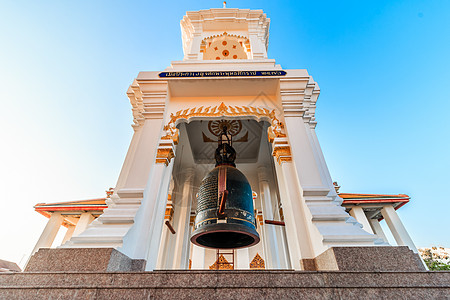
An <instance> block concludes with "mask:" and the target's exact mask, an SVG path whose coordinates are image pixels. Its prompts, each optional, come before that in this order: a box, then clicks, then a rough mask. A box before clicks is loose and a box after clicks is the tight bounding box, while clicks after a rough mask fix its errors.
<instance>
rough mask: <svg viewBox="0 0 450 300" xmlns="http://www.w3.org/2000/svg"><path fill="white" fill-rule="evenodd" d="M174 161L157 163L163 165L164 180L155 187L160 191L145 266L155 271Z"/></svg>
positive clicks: (150, 230)
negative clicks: (166, 163) (167, 163)
mask: <svg viewBox="0 0 450 300" xmlns="http://www.w3.org/2000/svg"><path fill="white" fill-rule="evenodd" d="M173 162H174V160H173V159H172V161H171V162H170V164H169V165H168V166H167V167H166V166H165V165H164V164H157V165H158V166H161V165H162V166H163V168H164V172H163V176H162V180H161V181H160V186H159V189H155V191H158V192H157V193H156V194H157V197H156V205H155V209H154V211H153V214H152V217H151V219H152V220H153V222H151V224H150V225H151V226H150V228H149V231H148V232H147V238H146V243H148V244H149V246H148V252H147V255H146V260H147V265H146V267H145V270H146V271H153V270H154V269H155V267H156V261H157V259H158V251H159V248H160V243H161V234H162V230H163V226H165V225H164V216H165V214H164V212H165V209H166V206H167V195H168V192H169V185H170V179H171V177H172V170H173Z"/></svg>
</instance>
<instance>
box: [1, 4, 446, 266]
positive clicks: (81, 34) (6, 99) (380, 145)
mask: <svg viewBox="0 0 450 300" xmlns="http://www.w3.org/2000/svg"><path fill="white" fill-rule="evenodd" d="M221 6H222V4H221V1H39V2H36V1H17V0H16V1H8V0H3V1H2V2H0V140H1V141H2V147H0V163H1V165H0V190H1V191H2V197H1V200H0V201H1V205H2V212H1V215H2V217H1V218H0V241H1V247H0V259H7V260H13V261H16V262H19V261H20V260H22V261H23V258H24V256H26V255H28V254H29V252H30V251H31V249H32V248H33V246H34V244H35V242H36V241H37V239H38V237H39V234H40V232H41V231H42V230H43V228H44V226H45V223H46V218H44V217H43V216H41V215H39V214H38V213H36V212H34V211H33V205H34V204H36V203H39V202H56V201H65V200H76V199H87V198H95V197H100V196H103V195H104V190H106V189H107V188H109V187H111V186H114V185H115V182H116V180H117V177H118V174H119V172H120V168H121V166H122V163H123V159H124V157H125V154H126V151H127V147H128V145H129V142H130V139H131V136H132V133H133V131H132V128H131V126H130V125H131V123H132V118H131V107H130V104H129V102H128V99H127V97H126V95H125V92H126V90H127V88H128V86H129V85H130V84H131V82H132V80H133V79H134V78H135V77H136V76H137V74H138V72H139V71H151V70H162V69H164V68H166V67H167V66H169V64H170V61H173V60H181V59H182V48H181V34H180V26H179V21H180V19H181V18H182V17H183V15H184V14H185V12H186V11H187V10H198V9H207V8H211V7H221ZM228 7H238V8H252V9H263V10H264V11H265V12H266V13H267V15H268V17H269V18H270V19H271V27H270V40H269V41H270V43H269V52H268V53H269V57H270V58H274V59H276V61H277V63H278V64H281V66H282V67H283V68H285V69H304V68H306V69H308V72H309V73H310V74H311V75H312V76H313V78H314V80H315V81H316V82H318V83H319V86H320V87H321V95H320V97H319V101H318V109H317V113H316V119H317V121H318V126H317V129H316V131H317V135H318V137H319V141H320V143H321V146H322V150H323V152H324V155H325V159H326V160H327V163H328V167H329V169H330V172H331V175H332V177H333V179H334V180H336V181H338V182H339V184H340V185H341V186H342V188H341V191H343V192H355V193H358V192H359V193H387V194H389V193H392V194H398V193H406V194H408V195H410V196H411V198H412V199H411V202H410V203H409V204H407V205H406V206H404V207H402V208H401V209H400V210H399V214H400V217H401V219H402V220H403V223H404V224H405V226H406V228H407V229H408V231H409V232H410V234H411V236H412V238H413V240H414V241H415V242H416V244H417V246H419V247H421V246H430V245H442V246H446V247H450V235H449V234H448V229H449V228H450V221H449V220H450V218H449V217H448V215H449V212H450V204H449V203H450V200H448V199H447V197H448V196H447V193H446V189H447V188H448V186H449V181H450V176H449V171H448V170H449V167H450V158H449V153H450V141H449V129H450V121H449V117H448V116H447V114H448V111H450V104H449V99H450V89H449V87H450V55H449V53H450V2H449V1H446V0H444V1H228Z"/></svg>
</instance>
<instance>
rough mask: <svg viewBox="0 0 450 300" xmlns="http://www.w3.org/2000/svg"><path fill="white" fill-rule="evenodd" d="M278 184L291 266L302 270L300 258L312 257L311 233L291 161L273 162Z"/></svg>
mask: <svg viewBox="0 0 450 300" xmlns="http://www.w3.org/2000/svg"><path fill="white" fill-rule="evenodd" d="M275 165H276V168H277V176H278V178H279V181H278V182H279V184H280V196H281V203H282V205H283V213H284V220H285V223H286V226H285V229H286V236H287V241H288V248H289V255H290V260H291V264H292V266H291V267H292V268H293V269H295V270H302V263H301V260H302V259H312V258H314V252H313V249H312V245H311V234H310V232H309V231H310V227H309V225H308V222H311V220H310V219H309V220H308V219H307V216H306V212H305V205H304V203H303V198H302V197H301V195H302V191H301V189H300V187H299V184H298V179H297V174H296V172H295V168H294V165H293V164H292V162H283V163H281V165H279V164H278V162H275Z"/></svg>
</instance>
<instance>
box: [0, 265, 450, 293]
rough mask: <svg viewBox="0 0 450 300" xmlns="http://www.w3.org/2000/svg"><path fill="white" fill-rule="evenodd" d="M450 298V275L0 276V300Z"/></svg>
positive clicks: (268, 272) (156, 273)
mask: <svg viewBox="0 0 450 300" xmlns="http://www.w3.org/2000/svg"><path fill="white" fill-rule="evenodd" d="M303 298H304V299H450V272H346V271H312V272H305V271H301V272H299V271H289V270H287V271H282V270H261V271H250V270H249V271H245V270H242V271H240V270H239V271H238V270H234V271H203V270H202V271H154V272H134V273H129V272H108V273H106V272H42V273H31V272H24V273H5V274H0V299H109V300H112V299H239V300H245V299H252V300H254V299H303Z"/></svg>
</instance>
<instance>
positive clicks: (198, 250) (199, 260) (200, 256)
mask: <svg viewBox="0 0 450 300" xmlns="http://www.w3.org/2000/svg"><path fill="white" fill-rule="evenodd" d="M205 255H206V253H205V248H203V247H199V246H197V245H193V246H192V255H191V260H192V270H204V269H205Z"/></svg>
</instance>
